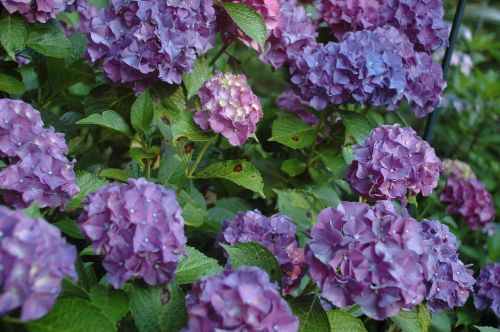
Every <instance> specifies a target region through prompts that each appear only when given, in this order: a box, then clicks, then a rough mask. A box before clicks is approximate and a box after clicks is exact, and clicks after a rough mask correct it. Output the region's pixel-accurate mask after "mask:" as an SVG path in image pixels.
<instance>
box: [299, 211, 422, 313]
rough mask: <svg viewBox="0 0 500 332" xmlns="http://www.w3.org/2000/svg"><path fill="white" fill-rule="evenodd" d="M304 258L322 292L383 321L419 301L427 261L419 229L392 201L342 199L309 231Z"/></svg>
mask: <svg viewBox="0 0 500 332" xmlns="http://www.w3.org/2000/svg"><path fill="white" fill-rule="evenodd" d="M311 236H312V240H311V241H310V242H309V244H308V245H307V247H306V260H307V262H308V263H309V266H310V273H311V277H312V278H313V280H314V281H315V282H316V283H317V284H318V286H319V288H320V289H321V296H322V297H324V298H325V299H327V300H328V301H330V302H332V303H333V304H334V305H335V306H337V307H341V308H343V307H346V306H348V305H351V304H354V303H357V304H358V305H360V306H361V308H362V309H363V311H364V313H365V314H366V315H367V316H369V317H371V318H374V319H379V320H383V319H386V318H387V317H390V316H394V315H396V314H397V313H398V312H399V311H400V310H401V309H408V310H409V309H411V308H413V307H414V306H415V305H417V304H419V303H420V302H422V301H423V299H424V296H425V293H426V289H425V284H424V277H425V265H424V263H425V261H424V255H423V244H422V239H421V236H420V228H419V225H418V223H417V221H416V220H414V219H413V218H411V217H410V216H409V215H408V212H407V211H406V210H405V209H403V211H401V212H400V211H398V210H397V209H396V207H395V205H393V203H392V202H390V201H379V202H377V203H376V204H375V205H374V206H372V207H371V206H369V205H367V204H364V203H353V202H341V203H340V204H339V206H338V207H337V208H336V209H333V208H327V209H325V210H323V211H322V212H321V213H320V214H319V215H318V219H317V222H316V224H315V225H314V226H313V228H312V230H311Z"/></svg>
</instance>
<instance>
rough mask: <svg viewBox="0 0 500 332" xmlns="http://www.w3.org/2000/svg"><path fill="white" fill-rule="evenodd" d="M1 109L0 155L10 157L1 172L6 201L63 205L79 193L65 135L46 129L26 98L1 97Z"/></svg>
mask: <svg viewBox="0 0 500 332" xmlns="http://www.w3.org/2000/svg"><path fill="white" fill-rule="evenodd" d="M0 109H2V112H1V113H0V157H3V158H7V159H8V166H7V167H6V168H4V169H2V170H1V171H0V189H2V190H3V192H4V195H3V199H4V202H5V203H7V204H8V205H13V206H16V207H26V206H28V205H30V204H32V203H37V204H38V206H39V207H41V208H45V207H51V208H56V207H63V206H64V205H66V203H68V201H69V200H70V199H71V198H72V197H73V196H74V195H76V194H77V193H78V192H79V188H78V186H77V184H76V178H75V173H74V171H73V165H74V161H71V162H70V161H69V160H68V159H67V158H66V154H67V152H68V147H67V145H66V142H65V141H64V134H61V133H56V132H55V131H54V128H43V123H42V119H41V117H40V113H39V112H38V111H37V110H35V109H33V107H31V105H29V104H27V103H25V102H23V101H19V100H10V99H0Z"/></svg>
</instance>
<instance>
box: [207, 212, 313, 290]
mask: <svg viewBox="0 0 500 332" xmlns="http://www.w3.org/2000/svg"><path fill="white" fill-rule="evenodd" d="M296 231H297V227H296V226H295V224H293V223H292V221H291V220H290V219H289V218H288V217H285V216H283V215H281V214H275V215H273V216H271V217H266V216H264V215H263V214H262V213H260V211H258V210H255V211H248V212H245V213H239V214H238V215H236V217H234V219H233V220H231V221H226V222H224V224H223V225H222V232H221V234H220V235H219V237H218V239H217V242H218V243H223V244H230V245H234V244H237V243H244V242H257V243H259V244H261V245H263V246H264V247H266V248H267V249H269V251H271V252H272V253H273V254H274V255H275V256H276V259H277V261H278V263H279V264H280V267H281V273H282V285H283V289H284V293H285V294H290V293H291V292H292V291H294V290H295V289H297V288H298V287H299V285H300V281H301V279H302V276H303V274H304V273H305V258H304V249H303V248H299V246H298V243H297V239H296V238H295V233H296Z"/></svg>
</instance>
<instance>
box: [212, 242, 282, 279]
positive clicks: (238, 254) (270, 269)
mask: <svg viewBox="0 0 500 332" xmlns="http://www.w3.org/2000/svg"><path fill="white" fill-rule="evenodd" d="M221 246H222V247H223V248H224V250H226V252H227V255H228V256H229V264H230V265H231V267H232V268H234V269H238V268H240V267H242V266H257V267H259V268H261V269H262V270H264V271H266V272H267V273H268V274H269V278H270V279H271V280H272V281H275V282H277V283H278V284H281V270H280V265H279V263H278V261H277V260H276V257H275V256H274V255H273V253H272V252H270V251H269V249H267V248H266V247H264V246H263V245H261V244H259V243H255V242H245V243H239V244H235V245H232V246H230V245H226V244H221Z"/></svg>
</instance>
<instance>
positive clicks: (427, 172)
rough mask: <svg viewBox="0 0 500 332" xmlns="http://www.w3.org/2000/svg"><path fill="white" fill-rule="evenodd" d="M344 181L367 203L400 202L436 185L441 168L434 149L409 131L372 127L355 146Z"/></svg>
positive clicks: (384, 126)
mask: <svg viewBox="0 0 500 332" xmlns="http://www.w3.org/2000/svg"><path fill="white" fill-rule="evenodd" d="M353 157H354V161H353V162H352V164H351V166H350V167H349V169H348V171H347V174H346V180H347V181H348V182H349V184H350V186H351V188H352V189H353V190H355V191H356V192H357V193H359V195H361V196H363V197H365V198H367V199H369V200H384V199H390V200H394V199H397V200H401V201H402V202H403V203H404V202H406V197H407V196H415V195H417V194H418V193H422V195H424V196H429V195H430V194H431V192H432V190H433V189H434V188H436V187H437V185H438V180H439V174H440V172H442V171H443V165H442V163H441V161H440V160H439V159H438V157H437V156H436V153H435V152H434V149H433V148H432V147H431V146H430V145H429V143H427V142H426V141H424V140H422V139H421V138H420V137H419V136H418V134H417V133H416V132H415V131H414V130H413V129H412V128H402V127H401V126H400V125H398V124H395V125H383V126H380V127H377V128H374V129H373V130H372V131H371V132H370V135H369V136H368V137H367V138H366V139H365V142H364V144H363V145H362V146H356V148H355V150H354V154H353Z"/></svg>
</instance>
